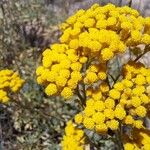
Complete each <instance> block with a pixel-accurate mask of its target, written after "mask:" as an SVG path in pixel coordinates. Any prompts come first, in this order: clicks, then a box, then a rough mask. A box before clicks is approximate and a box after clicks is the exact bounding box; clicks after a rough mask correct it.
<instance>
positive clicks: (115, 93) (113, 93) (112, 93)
mask: <svg viewBox="0 0 150 150" xmlns="http://www.w3.org/2000/svg"><path fill="white" fill-rule="evenodd" d="M109 96H110V97H111V98H113V99H119V98H120V92H119V91H117V90H115V89H112V90H110V91H109Z"/></svg>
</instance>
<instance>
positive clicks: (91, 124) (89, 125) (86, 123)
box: [83, 117, 94, 130]
mask: <svg viewBox="0 0 150 150" xmlns="http://www.w3.org/2000/svg"><path fill="white" fill-rule="evenodd" d="M83 125H84V126H85V127H86V128H87V129H90V130H92V129H94V121H93V119H92V118H87V117H85V118H84V120H83Z"/></svg>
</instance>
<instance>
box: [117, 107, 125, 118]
mask: <svg viewBox="0 0 150 150" xmlns="http://www.w3.org/2000/svg"><path fill="white" fill-rule="evenodd" d="M125 116H126V111H125V110H124V109H123V108H122V107H116V109H115V117H116V118H118V119H120V120H123V119H124V118H125Z"/></svg>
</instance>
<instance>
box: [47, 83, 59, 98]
mask: <svg viewBox="0 0 150 150" xmlns="http://www.w3.org/2000/svg"><path fill="white" fill-rule="evenodd" d="M57 91H58V90H57V86H56V85H55V84H53V83H50V84H49V85H48V86H47V87H46V88H45V93H46V94H47V95H49V96H51V95H53V94H56V93H57Z"/></svg>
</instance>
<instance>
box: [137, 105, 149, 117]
mask: <svg viewBox="0 0 150 150" xmlns="http://www.w3.org/2000/svg"><path fill="white" fill-rule="evenodd" d="M135 112H136V114H137V115H138V116H139V117H145V116H146V113H147V112H146V109H145V107H143V106H139V107H137V108H136V109H135Z"/></svg>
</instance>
